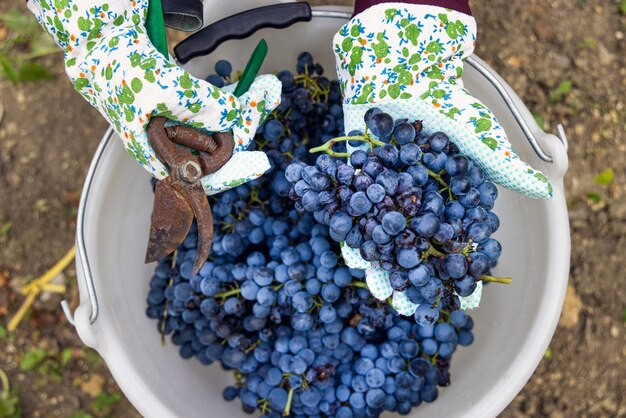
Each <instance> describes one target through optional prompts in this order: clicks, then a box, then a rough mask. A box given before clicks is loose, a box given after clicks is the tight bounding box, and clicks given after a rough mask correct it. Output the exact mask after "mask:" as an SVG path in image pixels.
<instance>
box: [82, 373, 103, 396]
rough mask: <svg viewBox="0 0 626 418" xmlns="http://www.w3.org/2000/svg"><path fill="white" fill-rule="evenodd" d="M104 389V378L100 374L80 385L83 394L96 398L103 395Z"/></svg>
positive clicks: (92, 376)
mask: <svg viewBox="0 0 626 418" xmlns="http://www.w3.org/2000/svg"><path fill="white" fill-rule="evenodd" d="M103 387H104V377H102V376H100V375H99V374H92V375H91V376H90V377H89V379H88V380H86V381H84V382H82V383H81V384H80V390H81V391H83V393H86V394H87V395H89V396H91V397H92V398H95V397H96V396H98V395H99V394H100V393H102V388H103Z"/></svg>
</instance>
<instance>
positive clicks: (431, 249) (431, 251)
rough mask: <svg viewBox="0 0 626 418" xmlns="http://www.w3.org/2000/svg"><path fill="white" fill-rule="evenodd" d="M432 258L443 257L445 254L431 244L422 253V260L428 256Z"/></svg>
mask: <svg viewBox="0 0 626 418" xmlns="http://www.w3.org/2000/svg"><path fill="white" fill-rule="evenodd" d="M431 255H432V256H433V257H444V256H445V254H444V253H442V252H441V251H439V250H438V249H436V248H435V247H433V246H432V244H429V245H428V249H427V250H426V251H424V252H423V253H422V260H426V259H427V258H428V257H429V256H431Z"/></svg>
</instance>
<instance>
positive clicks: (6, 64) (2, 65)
mask: <svg viewBox="0 0 626 418" xmlns="http://www.w3.org/2000/svg"><path fill="white" fill-rule="evenodd" d="M0 70H2V72H1V74H2V75H3V76H4V77H5V78H7V79H8V80H9V81H10V82H11V83H13V84H17V83H19V82H20V74H19V72H18V71H17V70H16V69H15V67H14V66H13V64H12V63H11V61H9V59H8V58H7V57H6V55H4V54H1V53H0Z"/></svg>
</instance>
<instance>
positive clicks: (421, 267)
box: [285, 108, 501, 325]
mask: <svg viewBox="0 0 626 418" xmlns="http://www.w3.org/2000/svg"><path fill="white" fill-rule="evenodd" d="M365 123H366V126H367V128H368V131H369V132H371V133H372V134H373V135H375V136H376V137H378V138H379V139H378V140H377V139H375V138H373V137H372V136H371V135H369V134H362V133H360V132H351V133H350V134H349V136H348V137H344V138H343V139H346V140H349V141H351V144H352V145H356V146H361V145H363V144H364V143H365V144H366V145H369V146H370V148H369V149H366V150H357V151H355V152H353V153H352V154H351V156H350V159H349V164H348V163H345V162H343V161H342V160H340V159H337V158H335V157H333V156H331V155H328V154H322V155H320V156H319V157H318V158H317V161H316V162H315V164H313V165H308V164H306V163H303V162H298V161H296V162H293V163H292V164H290V165H289V166H288V167H287V169H286V171H285V177H286V178H287V180H288V181H289V182H290V183H292V188H291V190H290V193H289V195H290V197H291V198H292V199H293V200H294V201H295V202H296V203H295V207H296V209H297V210H298V211H300V212H307V213H313V214H314V216H315V219H316V220H317V222H318V223H320V224H322V225H327V226H329V228H330V237H331V238H332V239H333V240H334V241H336V242H345V243H346V245H348V246H349V247H351V248H355V249H358V250H359V252H360V254H361V256H362V258H363V259H365V260H366V261H372V262H377V263H378V264H379V265H380V266H381V267H382V268H383V269H385V270H387V271H389V273H390V277H389V280H390V284H391V287H392V288H393V289H394V290H396V291H404V292H406V295H407V296H408V298H409V300H411V301H412V302H414V303H416V304H419V305H420V306H419V308H418V309H417V311H416V313H415V320H416V321H417V323H418V324H420V325H428V324H432V323H434V322H435V321H437V318H438V317H439V311H440V310H441V309H447V310H449V311H455V310H458V309H460V300H459V296H469V295H471V294H472V293H473V292H474V290H475V289H476V286H477V282H478V281H479V280H489V279H490V278H491V276H489V272H490V269H491V267H493V266H494V265H495V264H496V262H497V260H498V257H499V256H500V252H501V247H500V244H499V243H498V241H496V240H495V239H493V238H491V235H492V234H493V233H494V232H495V231H496V230H497V229H498V227H499V225H500V221H499V219H498V217H497V216H496V215H495V214H494V213H493V212H491V209H492V208H493V206H494V204H495V200H496V198H497V195H498V193H497V190H496V187H495V186H494V185H493V183H490V182H488V181H485V179H484V175H483V173H482V171H481V170H480V168H478V167H477V166H475V165H474V163H473V162H472V161H471V160H470V159H468V158H467V157H465V156H463V155H460V154H459V151H458V148H456V146H455V145H454V144H453V143H452V142H450V140H449V138H448V136H447V135H446V134H444V133H442V132H436V133H434V134H432V135H429V136H427V135H421V123H409V122H408V121H407V120H397V121H394V120H393V118H392V117H391V116H390V115H389V114H387V113H384V112H382V111H381V110H380V109H378V108H372V109H370V110H369V111H368V112H367V113H366V114H365ZM350 138H352V139H350ZM338 139H340V138H338ZM338 139H335V141H337V140H338ZM332 145H333V140H331V141H330V142H329V143H328V146H327V149H328V151H330V152H331V153H332V152H333V151H332V150H331V149H330V147H331V146H332ZM321 149H324V147H321Z"/></svg>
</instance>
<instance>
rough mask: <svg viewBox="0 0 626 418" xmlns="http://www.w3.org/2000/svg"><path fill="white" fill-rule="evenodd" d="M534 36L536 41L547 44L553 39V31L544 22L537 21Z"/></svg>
mask: <svg viewBox="0 0 626 418" xmlns="http://www.w3.org/2000/svg"><path fill="white" fill-rule="evenodd" d="M534 29H535V35H536V36H537V39H539V40H540V41H543V42H548V41H551V40H553V39H554V30H553V29H552V26H551V25H550V24H548V23H547V22H546V21H544V20H537V22H536V23H535V27H534Z"/></svg>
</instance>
